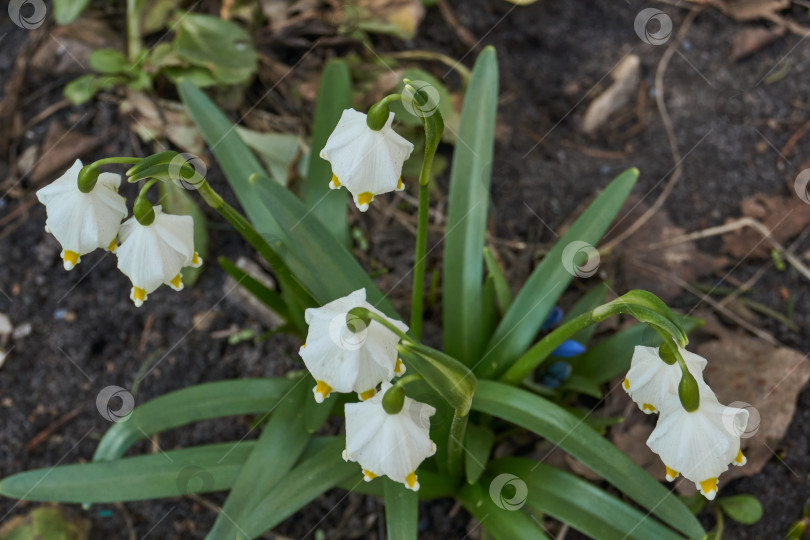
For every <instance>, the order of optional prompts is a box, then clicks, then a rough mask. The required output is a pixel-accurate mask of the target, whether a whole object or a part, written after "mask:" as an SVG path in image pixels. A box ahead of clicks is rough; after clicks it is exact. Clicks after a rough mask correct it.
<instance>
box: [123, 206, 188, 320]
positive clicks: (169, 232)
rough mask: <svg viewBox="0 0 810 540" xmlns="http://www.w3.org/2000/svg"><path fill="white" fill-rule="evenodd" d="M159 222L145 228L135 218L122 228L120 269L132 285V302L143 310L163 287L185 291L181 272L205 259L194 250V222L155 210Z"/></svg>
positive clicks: (159, 208)
mask: <svg viewBox="0 0 810 540" xmlns="http://www.w3.org/2000/svg"><path fill="white" fill-rule="evenodd" d="M154 211H155V220H154V221H153V222H152V223H151V224H149V225H141V224H140V223H139V222H138V220H137V219H136V218H134V217H132V218H130V219H128V220H127V221H125V222H124V224H123V225H121V246H120V247H119V248H118V268H119V269H120V270H121V272H123V273H124V274H125V275H126V276H127V277H128V278H129V280H130V281H131V282H132V290H131V291H130V296H129V297H130V299H132V301H133V302H135V306H137V307H140V306H141V305H142V304H143V303H144V302H145V301H146V298H147V296H148V295H149V294H150V293H151V292H153V291H154V290H155V289H157V288H158V287H160V286H161V285H162V284H164V283H165V284H166V285H168V286H170V287H171V288H172V289H174V290H176V291H179V290H181V289H182V288H183V280H182V277H181V276H180V270H182V269H183V267H186V266H193V267H195V268H196V267H198V266H200V265H201V264H202V258H201V257H200V256H199V254H197V252H195V251H194V219H193V218H192V217H191V216H176V215H172V214H165V213H163V210H162V209H161V207H160V206H155V207H154Z"/></svg>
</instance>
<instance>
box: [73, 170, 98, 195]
mask: <svg viewBox="0 0 810 540" xmlns="http://www.w3.org/2000/svg"><path fill="white" fill-rule="evenodd" d="M98 175H99V170H98V169H97V168H95V167H93V166H92V165H85V166H84V167H82V170H80V171H79V182H78V183H79V191H81V192H82V193H90V192H91V191H93V188H94V187H96V182H97V181H98Z"/></svg>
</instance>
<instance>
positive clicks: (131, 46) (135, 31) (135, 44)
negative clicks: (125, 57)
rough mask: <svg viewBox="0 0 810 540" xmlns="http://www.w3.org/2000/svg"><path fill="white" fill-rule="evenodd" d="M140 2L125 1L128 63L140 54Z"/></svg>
mask: <svg viewBox="0 0 810 540" xmlns="http://www.w3.org/2000/svg"><path fill="white" fill-rule="evenodd" d="M140 4H141V0H127V53H128V54H129V61H130V62H133V63H134V62H137V61H138V57H139V56H140V54H141V5H140Z"/></svg>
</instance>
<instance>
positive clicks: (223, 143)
mask: <svg viewBox="0 0 810 540" xmlns="http://www.w3.org/2000/svg"><path fill="white" fill-rule="evenodd" d="M177 90H178V92H179V93H180V99H181V100H182V101H183V104H184V105H185V106H186V108H187V109H188V112H189V115H190V116H191V118H192V120H194V123H195V124H196V125H197V127H198V128H200V132H201V133H202V135H203V138H204V139H205V142H206V143H208V146H209V147H210V149H211V151H212V152H213V153H214V157H216V159H217V162H218V163H219V164H220V166H221V167H222V170H223V172H224V173H225V176H226V177H227V178H228V182H229V184H230V185H231V188H233V190H234V192H235V193H236V197H237V198H238V199H239V202H240V203H241V205H242V208H244V209H245V212H246V213H247V217H248V219H249V220H250V221H251V222H252V223H253V225H254V226H255V227H256V229H257V230H258V231H259V232H260V233H262V235H263V236H264V237H265V239H266V240H268V241H270V240H271V239H274V238H275V239H278V240H284V239H285V236H284V234H283V233H282V232H281V228H280V227H279V225H278V224H277V223H276V220H275V219H274V218H273V214H271V213H270V211H269V210H268V209H267V207H265V206H264V204H262V202H261V201H260V200H259V198H258V197H257V195H256V188H255V187H254V186H253V184H251V183H250V182H249V181H248V179H249V178H250V176H251V175H252V174H256V173H261V172H262V171H263V170H264V169H263V167H262V165H261V163H259V160H258V159H256V156H254V155H253V152H251V151H250V148H248V147H247V145H246V144H245V142H244V141H243V140H242V139H241V138H240V137H239V134H238V133H236V130H235V129H234V126H233V124H231V122H230V120H228V118H227V117H226V116H225V115H224V114H222V111H220V110H219V109H218V108H217V106H216V105H214V104H213V102H211V100H210V99H208V97H207V96H206V95H205V94H204V93H203V92H202V90H200V89H199V88H197V87H196V86H194V85H193V84H192V83H191V82H189V81H181V82H180V84H179V85H178V86H177Z"/></svg>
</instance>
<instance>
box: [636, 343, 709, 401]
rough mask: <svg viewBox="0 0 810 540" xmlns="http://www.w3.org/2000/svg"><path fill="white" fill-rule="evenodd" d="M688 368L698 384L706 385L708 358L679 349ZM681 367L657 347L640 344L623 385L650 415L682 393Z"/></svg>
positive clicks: (699, 385) (700, 385) (701, 386)
mask: <svg viewBox="0 0 810 540" xmlns="http://www.w3.org/2000/svg"><path fill="white" fill-rule="evenodd" d="M678 350H679V351H680V353H681V356H683V359H684V362H685V363H686V367H687V369H689V372H690V373H691V374H692V375H693V376H694V377H695V380H696V381H697V383H698V387H700V388H703V387H705V386H706V383H704V382H703V369H704V368H705V367H706V359H705V358H703V357H701V356H698V355H697V354H694V353H691V352H689V351H687V350H686V349H680V348H679V349H678ZM680 380H681V368H680V366H678V364H677V363H675V364H671V365H670V364H667V363H666V362H664V361H663V360H661V357H660V356H659V349H658V348H657V347H644V346H641V345H638V346H636V348H635V351H633V359H632V360H631V363H630V370H629V371H628V372H627V375H626V376H625V379H624V382H623V383H622V388H624V391H625V392H627V393H628V394H629V395H630V398H632V400H633V401H635V402H636V404H638V407H639V409H641V410H642V411H644V412H645V413H647V414H652V413H654V412H658V410H659V409H661V407H662V404H663V402H664V400H665V399H667V398H668V397H669V396H671V395H676V396H677V393H678V383H679V382H680Z"/></svg>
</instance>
